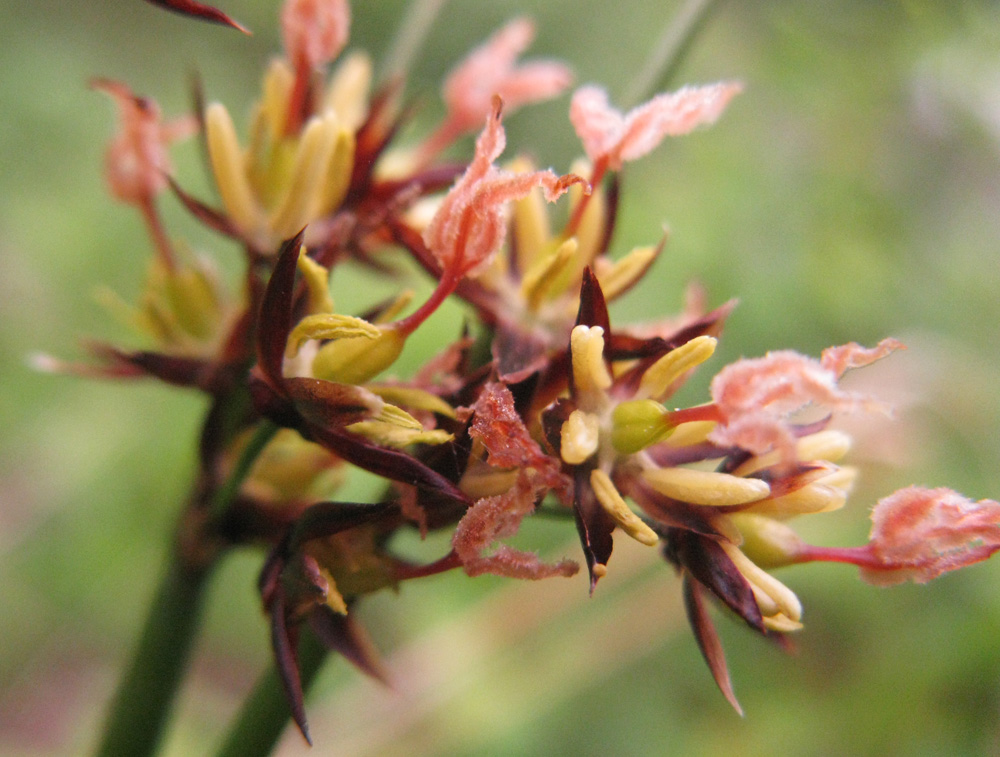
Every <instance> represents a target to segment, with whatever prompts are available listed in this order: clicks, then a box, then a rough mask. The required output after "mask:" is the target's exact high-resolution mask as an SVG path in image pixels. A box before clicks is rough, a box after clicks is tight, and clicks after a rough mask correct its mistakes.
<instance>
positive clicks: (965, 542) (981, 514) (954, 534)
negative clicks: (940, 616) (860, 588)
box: [795, 486, 1000, 586]
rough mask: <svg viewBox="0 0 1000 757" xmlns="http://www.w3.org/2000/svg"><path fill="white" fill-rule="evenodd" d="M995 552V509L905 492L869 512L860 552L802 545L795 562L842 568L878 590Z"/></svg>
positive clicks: (999, 514)
mask: <svg viewBox="0 0 1000 757" xmlns="http://www.w3.org/2000/svg"><path fill="white" fill-rule="evenodd" d="M997 551H1000V503H998V502H995V501H993V500H991V499H982V500H979V501H978V502H973V501H972V500H970V499H968V498H967V497H964V496H962V495H961V494H959V493H958V492H955V491H952V490H951V489H946V488H943V487H942V488H938V489H926V488H923V487H919V486H910V487H907V488H905V489H900V490H899V491H897V492H894V493H893V494H890V495H889V496H888V497H883V498H882V499H881V500H879V502H878V504H877V505H876V506H875V508H874V509H873V510H872V530H871V535H870V541H869V542H868V544H866V545H864V546H862V547H846V548H845V547H841V548H837V547H814V546H809V545H803V547H802V548H801V552H800V554H799V556H798V557H797V558H796V559H795V561H796V562H812V561H817V560H821V561H827V562H845V563H851V564H852V565H857V566H858V567H859V568H860V569H861V577H862V578H863V579H864V580H865V581H868V582H869V583H872V584H875V585H878V586H892V585H893V584H898V583H902V582H904V581H907V580H910V581H913V582H914V583H919V584H922V583H927V582H928V581H930V580H931V579H934V578H937V577H938V576H940V575H941V574H942V573H947V572H949V571H952V570H957V569H959V568H964V567H966V566H968V565H973V564H975V563H977V562H982V561H983V560H986V559H987V558H989V557H990V556H991V555H993V554H994V553H995V552H997Z"/></svg>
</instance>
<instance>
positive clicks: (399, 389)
mask: <svg viewBox="0 0 1000 757" xmlns="http://www.w3.org/2000/svg"><path fill="white" fill-rule="evenodd" d="M368 390H369V391H371V392H372V394H377V395H378V396H379V397H381V398H382V399H383V400H385V401H386V402H391V403H392V404H393V405H402V406H405V407H409V408H413V409H414V410H426V411H428V412H431V413H437V414H438V415H443V416H445V417H447V418H454V417H455V409H454V408H453V407H452V406H451V405H449V404H448V403H447V402H445V401H444V400H443V399H441V398H440V397H438V396H437V395H436V394H431V393H430V392H428V391H425V390H423V389H417V388H415V387H410V386H369V387H368Z"/></svg>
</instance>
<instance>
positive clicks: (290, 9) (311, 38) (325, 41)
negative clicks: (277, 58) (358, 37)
mask: <svg viewBox="0 0 1000 757" xmlns="http://www.w3.org/2000/svg"><path fill="white" fill-rule="evenodd" d="M350 28H351V8H350V6H349V5H348V3H347V0H287V1H286V2H285V5H284V7H283V8H282V10H281V36H282V40H283V41H284V44H285V52H286V53H287V54H288V59H289V60H290V61H291V62H292V63H293V64H294V65H296V66H304V67H305V68H308V69H312V68H315V67H316V66H322V65H323V64H324V63H329V62H330V61H331V60H333V59H334V58H336V57H337V56H338V55H340V51H341V50H343V49H344V45H346V44H347V36H348V33H349V32H350Z"/></svg>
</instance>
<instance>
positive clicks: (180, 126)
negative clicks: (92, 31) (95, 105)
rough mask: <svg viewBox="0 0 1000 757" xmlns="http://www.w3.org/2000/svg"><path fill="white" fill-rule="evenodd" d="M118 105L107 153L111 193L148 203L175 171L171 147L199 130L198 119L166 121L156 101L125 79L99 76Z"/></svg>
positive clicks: (136, 202)
mask: <svg viewBox="0 0 1000 757" xmlns="http://www.w3.org/2000/svg"><path fill="white" fill-rule="evenodd" d="M91 86H92V87H93V88H94V89H98V90H100V91H101V92H106V93H107V94H109V95H110V96H111V97H112V98H113V99H114V101H115V103H116V104H117V106H118V115H119V130H118V133H117V134H116V135H115V137H114V139H112V141H111V144H110V145H109V146H108V150H107V153H106V154H105V162H104V169H105V178H106V180H107V182H108V188H109V189H110V190H111V194H112V195H113V196H114V197H115V198H117V199H118V200H121V201H122V202H126V203H129V204H132V205H142V204H144V203H148V202H149V200H150V199H152V198H153V197H154V196H155V195H156V194H158V193H159V192H160V191H162V190H163V189H165V188H166V186H167V174H168V173H169V172H170V170H171V165H170V157H169V155H168V153H167V146H168V145H169V144H170V143H171V142H174V141H176V140H179V139H183V138H185V137H189V136H191V135H192V134H194V133H195V131H197V128H198V124H197V121H196V120H195V119H194V118H191V117H184V118H178V119H175V120H173V121H169V122H164V121H163V116H162V113H161V111H160V107H159V106H158V105H157V104H156V102H155V101H153V100H150V99H148V98H145V97H138V96H136V95H134V94H132V92H131V90H129V88H128V87H127V86H125V85H124V84H122V83H121V82H117V81H111V80H109V79H96V80H94V81H93V82H91Z"/></svg>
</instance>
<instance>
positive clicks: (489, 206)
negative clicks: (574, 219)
mask: <svg viewBox="0 0 1000 757" xmlns="http://www.w3.org/2000/svg"><path fill="white" fill-rule="evenodd" d="M501 105H502V101H501V100H500V98H499V97H496V98H494V100H493V108H492V109H491V111H490V113H489V116H488V117H487V119H486V128H485V129H483V132H482V134H480V135H479V139H477V140H476V150H475V154H474V155H473V158H472V162H471V163H469V167H468V169H466V171H465V173H464V174H463V175H462V176H461V177H460V178H459V179H458V181H456V182H455V185H454V186H453V187H452V188H451V191H449V192H448V194H447V195H446V196H445V198H444V201H443V202H442V203H441V207H440V208H438V211H437V213H436V214H435V215H434V218H433V219H431V222H430V223H429V224H428V226H427V228H426V230H425V231H424V243H425V244H426V245H427V247H428V249H430V251H431V252H432V253H433V254H434V257H435V258H436V259H437V262H438V263H439V264H440V266H441V268H442V271H443V272H444V275H445V276H448V277H451V278H453V279H456V280H457V279H458V278H460V277H462V276H466V275H468V276H475V275H477V274H479V273H481V272H482V271H483V270H484V269H485V268H486V267H487V266H488V265H489V264H490V261H491V260H492V259H493V256H494V255H495V254H496V252H497V251H498V250H499V249H500V246H501V245H502V244H503V241H504V237H505V235H506V230H507V214H506V211H507V203H508V202H509V201H510V200H517V199H520V198H521V197H525V196H527V194H528V193H529V192H530V191H531V190H532V189H534V188H535V187H541V188H542V192H543V193H544V195H545V199H546V200H548V201H549V202H555V200H556V199H557V198H558V197H559V196H560V195H562V194H563V193H564V192H566V191H567V190H568V189H569V187H570V186H571V185H572V184H575V183H581V184H584V185H586V182H584V180H583V179H581V178H580V177H579V176H575V175H573V174H567V175H565V176H556V174H554V173H553V172H552V171H551V170H545V171H532V172H530V173H511V172H509V171H501V170H500V169H498V168H496V166H494V165H493V161H494V160H496V159H497V157H499V156H500V153H502V152H503V149H504V147H505V146H506V141H507V140H506V135H505V134H504V130H503V126H502V125H501V123H500V112H501ZM588 191H589V188H588Z"/></svg>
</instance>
